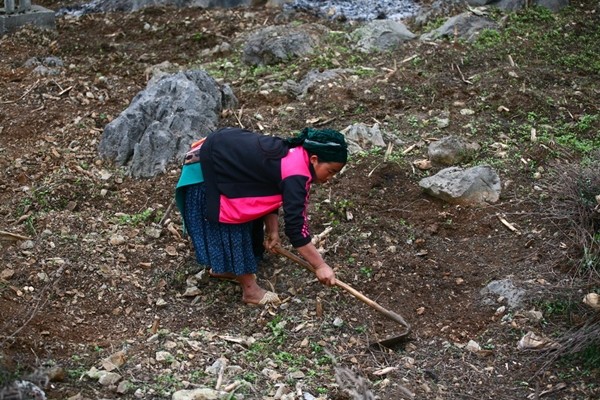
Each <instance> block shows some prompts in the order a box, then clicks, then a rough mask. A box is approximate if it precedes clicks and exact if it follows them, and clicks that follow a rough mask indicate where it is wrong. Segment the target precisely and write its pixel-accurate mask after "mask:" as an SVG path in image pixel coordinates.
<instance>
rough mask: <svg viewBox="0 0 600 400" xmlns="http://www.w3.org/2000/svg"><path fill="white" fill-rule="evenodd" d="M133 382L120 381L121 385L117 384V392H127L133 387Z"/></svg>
mask: <svg viewBox="0 0 600 400" xmlns="http://www.w3.org/2000/svg"><path fill="white" fill-rule="evenodd" d="M132 386H133V384H132V383H131V382H129V381H121V382H119V386H117V393H119V394H127V393H128V392H129V391H130V390H131V389H132Z"/></svg>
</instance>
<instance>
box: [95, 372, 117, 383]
mask: <svg viewBox="0 0 600 400" xmlns="http://www.w3.org/2000/svg"><path fill="white" fill-rule="evenodd" d="M120 380H121V375H119V374H117V373H116V372H107V373H105V374H103V375H102V376H101V377H100V379H98V383H100V384H101V385H102V386H111V385H114V384H116V383H117V382H119V381H120Z"/></svg>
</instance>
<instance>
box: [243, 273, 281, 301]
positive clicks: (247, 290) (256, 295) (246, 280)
mask: <svg viewBox="0 0 600 400" xmlns="http://www.w3.org/2000/svg"><path fill="white" fill-rule="evenodd" d="M237 281H238V282H239V284H240V286H241V287H242V291H243V294H242V301H243V302H244V303H246V304H251V305H266V304H279V303H281V300H280V299H279V296H277V294H276V293H273V292H270V291H268V290H265V289H263V288H261V287H260V286H258V283H256V276H255V275H254V274H245V275H239V276H238V277H237Z"/></svg>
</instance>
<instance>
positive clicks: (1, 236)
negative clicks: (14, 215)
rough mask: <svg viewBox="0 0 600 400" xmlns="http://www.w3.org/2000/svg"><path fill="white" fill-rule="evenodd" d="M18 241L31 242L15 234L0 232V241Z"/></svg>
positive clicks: (25, 237)
mask: <svg viewBox="0 0 600 400" xmlns="http://www.w3.org/2000/svg"><path fill="white" fill-rule="evenodd" d="M19 240H31V238H28V237H27V236H22V235H18V234H16V233H11V232H6V231H0V241H8V242H18V241H19Z"/></svg>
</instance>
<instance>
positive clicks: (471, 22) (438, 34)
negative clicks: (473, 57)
mask: <svg viewBox="0 0 600 400" xmlns="http://www.w3.org/2000/svg"><path fill="white" fill-rule="evenodd" d="M484 29H498V24H497V23H496V22H495V21H492V20H491V19H489V18H486V17H482V16H479V15H475V14H472V13H470V12H466V13H462V14H459V15H456V16H454V17H452V18H449V19H448V20H447V21H446V22H445V23H444V24H443V25H442V26H440V27H439V28H437V29H434V30H432V31H431V32H427V33H424V34H423V35H421V40H429V41H431V40H436V39H444V38H454V37H455V36H456V38H457V39H463V40H466V41H467V42H473V41H475V39H477V36H478V35H479V33H480V32H481V31H483V30H484Z"/></svg>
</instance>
